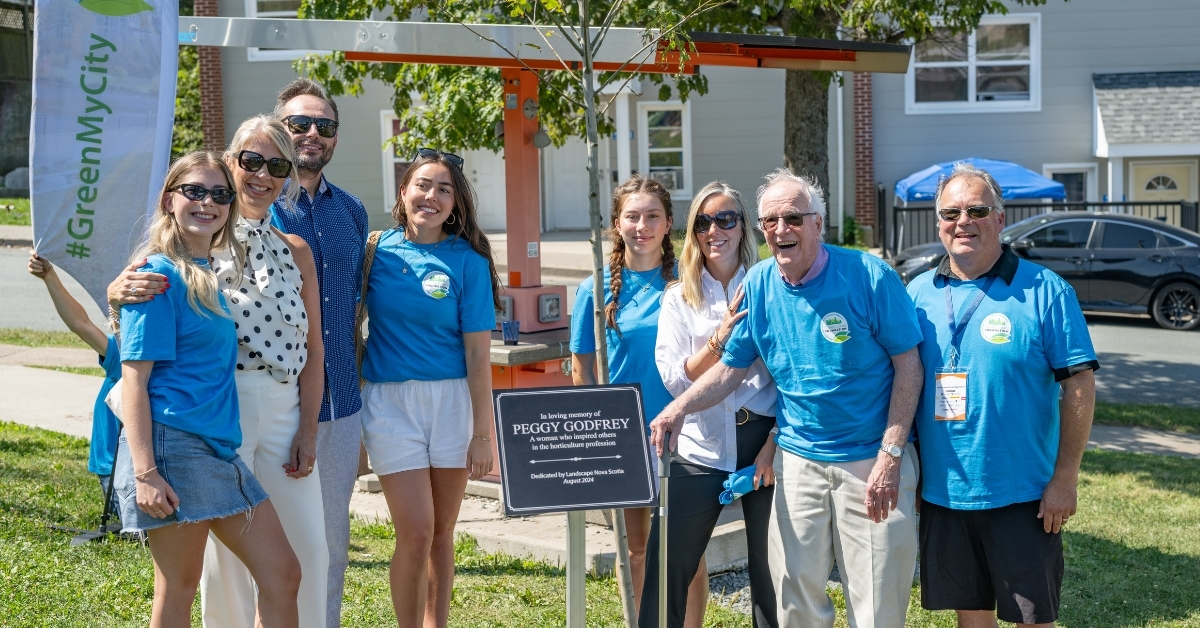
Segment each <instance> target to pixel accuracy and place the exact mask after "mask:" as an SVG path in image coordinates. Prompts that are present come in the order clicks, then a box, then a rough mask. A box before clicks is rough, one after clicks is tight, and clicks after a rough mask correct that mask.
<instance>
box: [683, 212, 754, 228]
mask: <svg viewBox="0 0 1200 628" xmlns="http://www.w3.org/2000/svg"><path fill="white" fill-rule="evenodd" d="M741 219H742V216H741V214H739V213H737V212H735V211H733V210H732V209H723V210H721V211H719V212H717V213H715V214H713V215H712V216H709V215H708V214H696V222H695V223H693V224H692V231H695V232H696V233H703V232H705V231H708V228H709V227H711V226H712V225H713V224H714V223H715V224H716V225H717V227H718V228H720V229H723V230H725V231H729V230H730V229H733V228H734V227H737V225H738V221H740V220H741Z"/></svg>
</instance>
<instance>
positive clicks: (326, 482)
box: [272, 78, 367, 628]
mask: <svg viewBox="0 0 1200 628" xmlns="http://www.w3.org/2000/svg"><path fill="white" fill-rule="evenodd" d="M275 116H276V117H278V118H279V119H280V120H283V123H284V125H286V126H287V127H288V130H289V131H290V132H291V134H292V143H293V145H295V147H296V158H297V159H296V172H295V174H294V175H293V177H292V179H290V180H289V181H288V185H299V186H301V188H302V189H301V191H300V197H299V199H298V200H297V201H296V205H295V207H292V208H289V207H286V205H285V203H286V201H284V200H283V198H282V197H281V198H280V200H279V201H277V202H276V203H275V205H274V206H273V207H272V209H273V213H274V220H273V221H272V223H273V224H274V225H275V227H277V228H279V229H281V230H283V231H286V232H288V233H292V234H295V235H298V236H300V237H302V238H304V241H305V242H307V243H308V246H309V247H311V248H312V252H313V257H314V259H315V261H316V265H317V280H318V282H319V284H320V287H321V326H322V330H321V334H322V338H323V339H324V341H325V399H324V401H323V402H322V404H321V415H320V419H319V423H318V424H317V464H318V465H319V467H320V471H321V473H320V476H321V497H322V501H323V505H324V509H325V535H326V539H327V541H328V544H329V578H328V583H329V599H328V602H327V603H326V613H327V625H328V626H329V627H330V628H336V627H337V626H340V625H341V610H342V592H343V589H344V586H345V575H346V567H347V565H349V544H350V496H351V494H352V493H353V491H354V481H355V479H357V477H358V457H359V449H360V447H361V442H362V434H361V428H362V422H361V417H360V416H359V410H360V409H361V408H362V401H361V398H360V397H359V390H358V366H357V363H356V362H355V356H354V317H355V307H356V306H357V301H358V294H359V288H360V282H361V277H362V261H363V254H364V251H365V248H366V241H367V212H366V209H365V208H364V207H363V204H362V202H361V201H359V200H358V198H356V197H354V196H352V195H350V194H348V193H346V192H345V191H343V190H342V189H341V188H339V187H337V186H335V185H333V184H332V183H330V182H329V181H328V180H326V179H325V176H324V175H323V174H322V171H323V170H324V168H325V166H326V165H328V164H329V161H330V160H331V159H333V151H334V149H335V148H336V147H337V133H338V112H337V104H336V103H335V102H334V101H333V99H332V98H329V97H328V96H327V95H326V94H325V90H323V89H322V88H321V87H320V86H319V85H317V84H316V83H314V82H312V81H310V80H308V79H304V78H298V79H296V80H294V81H292V82H291V83H290V84H288V86H287V87H285V88H284V89H283V91H281V92H280V93H279V98H278V101H277V104H276V106H275Z"/></svg>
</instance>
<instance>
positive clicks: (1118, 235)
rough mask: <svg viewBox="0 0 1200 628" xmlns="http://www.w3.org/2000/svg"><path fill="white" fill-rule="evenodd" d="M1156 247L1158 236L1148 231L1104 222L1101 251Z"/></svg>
mask: <svg viewBox="0 0 1200 628" xmlns="http://www.w3.org/2000/svg"><path fill="white" fill-rule="evenodd" d="M1156 247H1158V234H1157V233H1156V232H1154V231H1151V230H1149V229H1143V228H1141V227H1135V226H1133V225H1123V224H1121V223H1118V222H1109V221H1104V237H1103V238H1101V240H1100V248H1102V249H1153V248H1156Z"/></svg>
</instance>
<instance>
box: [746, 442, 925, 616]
mask: <svg viewBox="0 0 1200 628" xmlns="http://www.w3.org/2000/svg"><path fill="white" fill-rule="evenodd" d="M874 465H875V458H870V459H867V460H858V461H854V462H819V461H815V460H809V459H807V458H803V457H800V456H797V455H795V454H792V453H789V452H785V451H784V450H783V449H782V448H780V449H779V451H778V452H777V453H776V454H775V465H774V466H775V476H776V486H775V503H774V507H773V509H772V512H771V523H770V527H769V529H768V535H767V560H768V562H769V564H770V566H771V575H772V577H773V579H774V580H775V582H777V583H779V585H778V586H779V590H778V600H779V625H780V626H789V627H795V628H832V626H833V620H834V608H833V601H832V600H830V599H829V595H828V594H826V593H825V583H826V581H827V580H828V578H829V572H830V569H831V568H832V566H833V561H834V560H835V559H836V560H837V564H838V571H839V573H840V574H841V577H842V583H843V591H844V593H845V596H846V611H847V616H848V619H849V622H850V626H852V627H853V628H902V627H903V626H904V617H905V612H906V611H907V609H908V599H909V595H910V593H911V591H912V583H913V574H914V572H915V569H916V561H917V526H916V517H915V516H914V513H913V507H914V505H915V500H916V487H917V474H918V470H917V469H918V468H919V467H918V466H917V461H916V452H915V450H914V448H913V446H912V445H911V444H910V445H908V446H907V447H906V448H905V451H904V458H903V460H902V461H901V467H900V469H901V470H900V500H899V504H898V505H897V507H896V509H895V510H893V511H891V512H890V513H888V518H887V519H886V520H884V521H882V522H880V523H875V522H873V521H871V520H870V519H869V518H867V507H866V505H865V504H864V503H863V500H864V499H865V497H866V482H867V478H868V477H869V476H870V474H871V469H872V467H873V466H874Z"/></svg>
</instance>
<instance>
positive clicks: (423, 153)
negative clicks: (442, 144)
mask: <svg viewBox="0 0 1200 628" xmlns="http://www.w3.org/2000/svg"><path fill="white" fill-rule="evenodd" d="M438 157H442V158H444V159H445V160H446V161H448V162H450V163H451V164H452V165H453V166H454V167H455V168H458V169H459V170H460V171H461V170H462V167H463V158H462V157H459V156H458V155H455V154H454V153H443V152H442V151H440V150H437V149H433V148H418V149H417V158H418V159H421V158H424V159H437V158H438Z"/></svg>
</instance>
